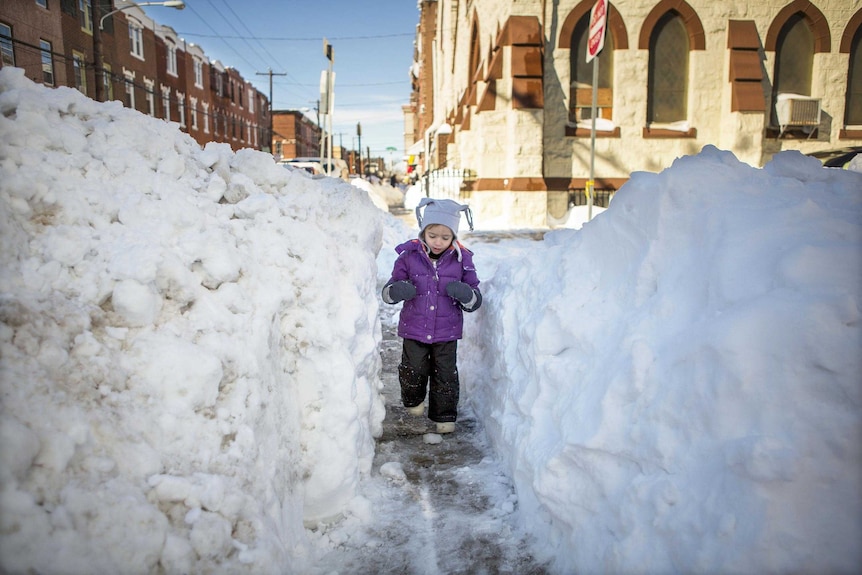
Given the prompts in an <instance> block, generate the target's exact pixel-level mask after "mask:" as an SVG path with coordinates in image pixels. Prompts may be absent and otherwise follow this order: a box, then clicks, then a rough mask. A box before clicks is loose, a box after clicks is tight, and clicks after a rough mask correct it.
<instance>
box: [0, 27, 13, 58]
mask: <svg viewBox="0 0 862 575" xmlns="http://www.w3.org/2000/svg"><path fill="white" fill-rule="evenodd" d="M0 58H2V63H3V65H4V66H14V65H15V49H14V48H13V45H12V27H11V26H9V25H7V24H2V23H0Z"/></svg>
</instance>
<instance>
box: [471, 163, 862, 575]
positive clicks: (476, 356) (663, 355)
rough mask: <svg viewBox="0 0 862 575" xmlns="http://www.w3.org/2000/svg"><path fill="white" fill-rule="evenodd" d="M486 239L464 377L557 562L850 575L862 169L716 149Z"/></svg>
mask: <svg viewBox="0 0 862 575" xmlns="http://www.w3.org/2000/svg"><path fill="white" fill-rule="evenodd" d="M482 249H483V248H482V247H481V246H480V247H479V248H478V249H477V250H476V262H477V268H478V270H479V273H480V277H482V279H483V283H482V287H483V292H484V294H485V303H484V305H483V308H482V310H480V312H478V313H477V314H476V319H475V321H468V322H466V329H467V332H466V334H465V340H464V343H463V345H462V348H461V349H462V352H461V355H460V358H459V360H460V367H461V374H462V381H463V382H465V384H466V386H467V394H466V395H467V396H469V397H470V398H471V402H472V403H473V405H474V407H475V409H476V411H477V412H478V413H479V415H480V417H481V418H482V419H483V420H484V422H485V425H486V427H487V429H488V432H489V435H490V437H491V439H492V441H493V443H494V444H495V445H496V447H497V449H498V450H499V452H500V453H501V454H502V456H503V457H505V458H506V459H507V460H508V465H509V467H510V470H511V472H512V475H513V477H514V480H515V483H516V487H517V490H518V494H519V497H520V502H519V505H520V510H521V512H522V515H523V517H524V521H525V522H526V524H527V528H528V530H529V531H531V532H532V533H534V534H535V535H536V536H537V540H538V541H539V542H540V549H539V550H538V551H539V552H540V553H544V554H547V555H549V556H552V557H553V558H554V569H555V571H556V572H558V573H573V572H583V573H599V572H605V573H611V572H612V573H623V572H629V573H631V572H638V573H667V572H700V573H706V572H711V573H715V572H735V573H766V572H773V573H774V572H802V573H814V572H821V573H822V572H832V573H836V572H858V569H859V566H860V565H862V545H860V541H862V497H860V496H862V443H860V441H859V439H860V437H862V385H860V374H862V355H860V350H862V326H860V308H862V305H860V300H862V257H860V254H862V175H860V174H859V173H855V172H849V171H846V170H832V169H828V168H822V167H821V166H820V162H819V161H817V160H815V159H812V158H807V157H804V156H802V155H801V154H799V153H797V152H786V153H781V154H779V155H777V156H776V157H775V159H774V160H773V161H772V162H771V163H770V164H768V165H767V166H765V167H764V168H763V169H755V168H752V167H750V166H747V165H745V164H742V163H740V162H739V161H738V160H737V159H736V158H735V157H734V156H733V155H732V154H731V153H729V152H721V151H719V150H716V149H715V148H711V147H707V148H705V149H704V151H703V152H702V153H700V154H699V155H697V156H693V157H686V158H682V159H680V160H678V161H676V162H675V163H674V165H673V166H672V167H671V168H669V169H667V170H665V171H664V172H662V173H660V174H647V173H638V174H634V175H633V178H632V179H631V181H630V182H629V183H627V184H626V185H625V186H624V187H623V189H621V190H620V192H619V193H618V194H617V195H616V197H615V198H614V200H613V202H612V203H611V206H610V208H609V209H608V210H607V211H606V212H605V213H603V214H601V215H600V216H599V217H597V218H596V219H594V220H593V221H591V222H589V223H587V224H586V225H585V226H584V228H583V230H582V231H574V230H561V231H557V232H551V233H548V234H547V235H546V236H545V241H544V242H543V243H537V244H535V245H534V246H533V247H530V248H529V249H528V250H526V251H525V252H524V253H523V254H522V256H521V257H517V258H516V257H512V256H511V255H510V257H508V258H507V259H505V260H500V261H498V262H495V265H494V266H493V267H486V268H483V260H482Z"/></svg>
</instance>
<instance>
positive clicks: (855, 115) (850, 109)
mask: <svg viewBox="0 0 862 575" xmlns="http://www.w3.org/2000/svg"><path fill="white" fill-rule="evenodd" d="M844 125H845V126H862V27H860V28H859V30H857V31H856V35H855V36H854V37H853V43H852V44H851V45H850V71H849V72H848V74H847V102H846V103H845V105H844Z"/></svg>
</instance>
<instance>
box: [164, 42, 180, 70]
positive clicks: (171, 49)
mask: <svg viewBox="0 0 862 575" xmlns="http://www.w3.org/2000/svg"><path fill="white" fill-rule="evenodd" d="M165 45H166V46H167V49H168V55H167V57H168V74H170V75H171V76H176V75H177V47H176V46H175V45H174V44H173V43H172V42H166V43H165Z"/></svg>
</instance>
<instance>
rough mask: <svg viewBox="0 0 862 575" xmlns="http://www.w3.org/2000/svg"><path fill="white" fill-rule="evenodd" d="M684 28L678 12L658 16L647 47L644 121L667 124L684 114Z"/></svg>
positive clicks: (685, 48) (686, 92) (686, 94)
mask: <svg viewBox="0 0 862 575" xmlns="http://www.w3.org/2000/svg"><path fill="white" fill-rule="evenodd" d="M688 52H689V44H688V31H687V30H686V28H685V24H684V23H683V21H682V18H681V17H680V15H679V13H677V12H676V11H673V10H671V11H669V12H667V13H666V14H665V15H664V16H662V17H661V19H659V21H658V23H657V24H656V26H655V28H654V29H653V33H652V36H651V37H650V47H649V68H648V79H647V122H648V123H650V124H654V123H658V124H665V123H667V124H669V123H673V122H679V121H684V120H686V119H687V117H688V109H687V108H688V106H687V102H686V100H687V96H688Z"/></svg>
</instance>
